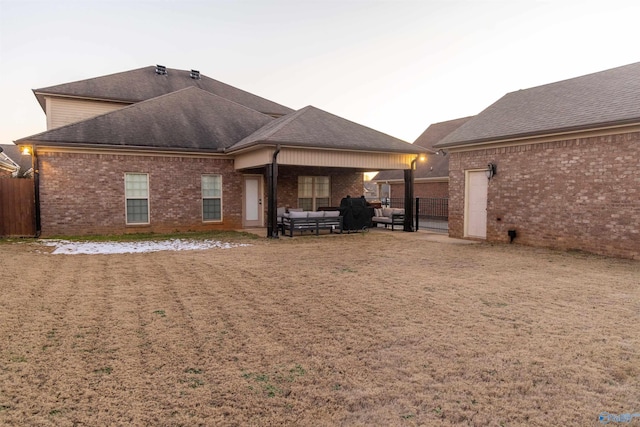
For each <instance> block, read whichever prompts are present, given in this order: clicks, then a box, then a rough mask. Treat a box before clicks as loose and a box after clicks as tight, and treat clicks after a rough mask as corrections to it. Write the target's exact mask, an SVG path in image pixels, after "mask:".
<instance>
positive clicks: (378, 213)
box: [373, 208, 382, 216]
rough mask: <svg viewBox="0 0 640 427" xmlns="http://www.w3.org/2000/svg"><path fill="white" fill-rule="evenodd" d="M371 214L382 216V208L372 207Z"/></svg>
mask: <svg viewBox="0 0 640 427" xmlns="http://www.w3.org/2000/svg"><path fill="white" fill-rule="evenodd" d="M373 216H382V208H374V209H373Z"/></svg>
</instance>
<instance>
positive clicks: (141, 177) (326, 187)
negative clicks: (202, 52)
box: [16, 65, 421, 236]
mask: <svg viewBox="0 0 640 427" xmlns="http://www.w3.org/2000/svg"><path fill="white" fill-rule="evenodd" d="M34 94H35V96H36V98H37V100H38V102H39V103H40V105H41V107H42V108H43V110H44V112H45V114H46V117H47V130H46V131H45V132H42V133H39V134H36V135H32V136H29V137H26V138H22V139H20V140H18V141H16V143H17V144H18V145H20V146H23V147H28V148H31V149H32V152H33V155H34V164H35V165H36V170H37V173H36V182H37V183H36V189H37V197H36V200H38V201H39V206H38V207H39V231H40V232H41V234H42V235H43V236H51V235H65V234H73V235H80V234H111V233H135V232H173V231H186V230H216V229H223V230H232V229H240V228H248V227H264V226H265V225H267V227H269V226H271V225H272V224H273V219H274V218H275V211H276V206H290V207H301V208H304V209H305V210H317V209H318V208H322V207H326V206H339V204H340V200H341V199H342V198H343V197H345V196H346V195H358V194H361V193H362V191H363V190H362V189H363V173H364V172H366V171H371V170H385V169H407V168H409V167H410V164H411V162H412V161H413V159H415V158H416V156H417V155H418V154H419V153H420V151H421V150H420V149H419V148H416V147H414V146H412V145H411V144H409V143H407V142H405V141H402V140H399V139H397V138H394V137H391V136H389V135H386V134H383V133H380V132H378V131H375V130H373V129H370V128H367V127H364V126H361V125H359V124H357V123H354V122H351V121H349V120H346V119H343V118H341V117H338V116H335V115H333V114H331V113H328V112H326V111H323V110H320V109H318V108H315V107H313V106H307V107H304V108H302V109H299V110H293V109H291V108H288V107H285V106H283V105H280V104H277V103H275V102H273V101H270V100H267V99H264V98H261V97H259V96H257V95H253V94H251V93H248V92H245V91H242V90H240V89H237V88H235V87H233V86H230V85H227V84H225V83H222V82H219V81H217V80H214V79H211V78H209V77H207V76H205V75H203V74H201V73H200V72H199V71H197V70H190V71H188V70H176V69H169V68H167V67H164V66H161V65H158V66H155V67H154V66H150V67H144V68H140V69H136V70H131V71H125V72H122V73H116V74H111V75H106V76H102V77H97V78H92V79H87V80H82V81H76V82H71V83H65V84H61V85H57V86H51V87H47V88H42V89H36V90H34ZM273 228H275V227H272V230H270V231H269V233H272V232H273ZM275 232H276V234H277V231H275ZM270 236H271V234H270Z"/></svg>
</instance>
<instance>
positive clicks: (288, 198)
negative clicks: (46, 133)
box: [38, 153, 363, 237]
mask: <svg viewBox="0 0 640 427" xmlns="http://www.w3.org/2000/svg"><path fill="white" fill-rule="evenodd" d="M38 163H39V168H40V207H41V223H42V236H43V237H47V236H56V235H85V234H125V233H140V232H158V233H165V232H174V231H197V230H221V229H224V230H234V229H240V228H242V205H243V203H242V194H243V188H242V186H243V181H242V177H243V173H241V172H238V171H235V170H234V169H233V160H231V159H222V158H217V159H216V158H191V157H170V156H153V155H148V156H144V155H135V156H134V155H117V154H78V153H40V154H39V155H38ZM279 169H280V170H279V178H278V206H292V207H295V206H297V204H298V202H297V199H298V175H300V174H304V175H329V176H331V204H332V205H333V206H339V205H340V200H341V199H342V197H344V196H345V195H347V194H350V195H352V196H355V195H360V194H361V193H362V191H363V174H362V173H358V172H356V171H354V170H350V169H338V168H306V167H305V168H303V167H286V166H281V167H280V168H279ZM127 172H130V173H148V174H149V212H150V224H148V225H127V224H126V218H125V194H124V175H125V173H127ZM247 173H252V174H256V173H257V174H263V176H264V177H265V181H264V182H265V193H268V189H267V188H266V183H267V181H266V176H265V175H264V173H265V168H260V169H255V170H252V171H247ZM202 174H221V175H222V184H223V195H222V208H223V214H222V221H221V222H203V221H202V199H201V175H202ZM263 200H265V203H263V206H264V208H265V213H264V218H267V213H266V208H267V206H268V203H266V201H267V194H265V195H264V197H263ZM265 223H266V221H265Z"/></svg>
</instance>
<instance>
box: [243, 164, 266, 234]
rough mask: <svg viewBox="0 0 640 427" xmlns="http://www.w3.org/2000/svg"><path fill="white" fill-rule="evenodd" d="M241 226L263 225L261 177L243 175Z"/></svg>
mask: <svg viewBox="0 0 640 427" xmlns="http://www.w3.org/2000/svg"><path fill="white" fill-rule="evenodd" d="M243 212H244V214H243V217H242V226H243V227H263V223H262V217H263V215H262V177H261V176H249V175H248V176H245V177H244V203H243Z"/></svg>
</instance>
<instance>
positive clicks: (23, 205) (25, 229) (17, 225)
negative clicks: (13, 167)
mask: <svg viewBox="0 0 640 427" xmlns="http://www.w3.org/2000/svg"><path fill="white" fill-rule="evenodd" d="M35 212H36V208H35V193H34V185H33V179H27V178H24V179H22V178H3V179H0V237H34V236H35V235H36V220H35V217H36V215H35Z"/></svg>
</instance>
